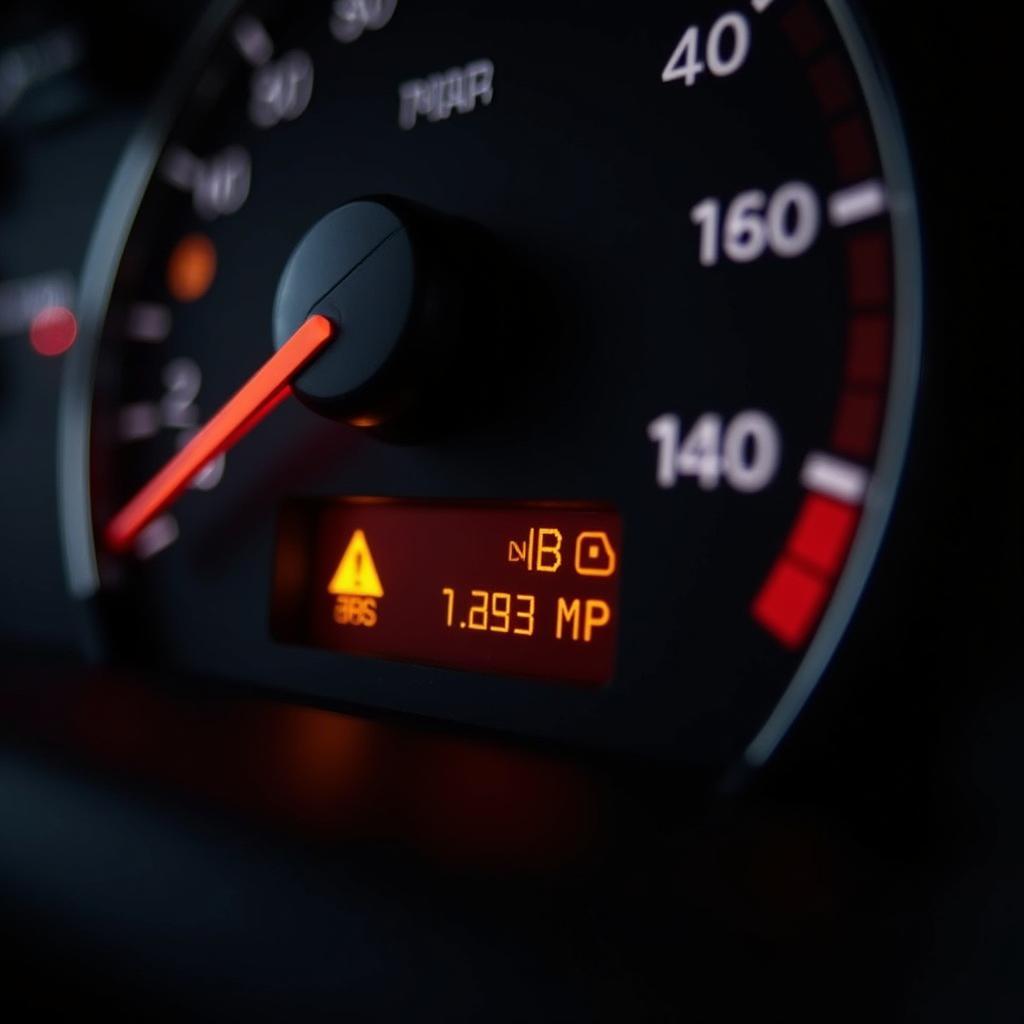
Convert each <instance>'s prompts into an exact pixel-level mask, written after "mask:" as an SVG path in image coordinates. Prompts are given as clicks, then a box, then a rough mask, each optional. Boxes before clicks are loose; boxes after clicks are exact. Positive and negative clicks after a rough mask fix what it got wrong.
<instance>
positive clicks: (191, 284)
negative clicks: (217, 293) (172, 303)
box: [167, 234, 217, 302]
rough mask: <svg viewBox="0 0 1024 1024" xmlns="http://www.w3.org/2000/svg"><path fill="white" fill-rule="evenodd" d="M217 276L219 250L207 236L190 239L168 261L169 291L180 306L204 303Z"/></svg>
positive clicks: (180, 244) (196, 236) (186, 238)
mask: <svg viewBox="0 0 1024 1024" xmlns="http://www.w3.org/2000/svg"><path fill="white" fill-rule="evenodd" d="M216 276H217V250H216V248H215V247H214V244H213V242H211V241H210V239H209V238H207V237H206V235H201V234H192V235H186V236H185V237H184V238H183V239H182V240H181V241H180V242H179V243H178V244H177V245H176V246H175V247H174V249H173V250H172V251H171V256H170V259H169V260H168V261H167V290H168V291H169V292H170V293H171V295H173V296H174V297H175V298H176V299H177V300H178V301H179V302H195V301H196V300H197V299H201V298H202V297H203V296H204V295H205V294H206V293H207V292H208V291H209V290H210V287H211V285H212V284H213V279H214V278H215V277H216Z"/></svg>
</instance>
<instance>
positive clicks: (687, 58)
mask: <svg viewBox="0 0 1024 1024" xmlns="http://www.w3.org/2000/svg"><path fill="white" fill-rule="evenodd" d="M749 54H750V24H749V23H748V21H747V19H746V18H744V17H743V15H742V14H740V13H739V12H737V11H730V12H729V13H728V14H723V15H722V16H721V17H720V18H719V19H718V20H717V21H716V22H715V23H714V24H713V25H712V26H711V30H710V31H709V32H708V37H707V41H706V43H705V42H704V41H703V40H702V39H701V35H700V28H699V27H698V26H697V25H691V26H690V27H689V28H688V29H687V30H686V31H685V32H684V33H683V38H682V39H680V40H679V45H678V46H677V47H676V48H675V51H674V52H673V54H672V56H671V57H669V60H668V63H667V64H666V65H665V70H664V71H662V73H661V80H662V81H663V82H674V81H676V80H677V79H680V78H681V79H682V80H683V81H684V82H685V83H686V84H687V85H693V84H694V82H696V81H697V78H698V77H699V76H700V75H702V74H703V73H704V70H705V69H707V70H708V71H710V72H711V74H712V75H714V76H715V78H727V77H728V76H729V75H732V74H735V73H736V72H737V71H739V69H740V68H741V67H743V64H744V62H745V61H746V59H747V56H748V55H749ZM701 56H703V58H704V59H703V60H701Z"/></svg>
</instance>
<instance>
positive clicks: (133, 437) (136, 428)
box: [117, 402, 160, 441]
mask: <svg viewBox="0 0 1024 1024" xmlns="http://www.w3.org/2000/svg"><path fill="white" fill-rule="evenodd" d="M159 432H160V407H159V406H158V405H156V404H154V403H153V402H133V403H132V404H131V405H125V406H123V407H122V408H121V411H120V412H119V413H118V414H117V436H118V437H119V438H120V439H121V440H122V441H144V440H146V439H147V438H149V437H155V436H156V435H157V434H158V433H159Z"/></svg>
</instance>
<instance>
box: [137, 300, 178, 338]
mask: <svg viewBox="0 0 1024 1024" xmlns="http://www.w3.org/2000/svg"><path fill="white" fill-rule="evenodd" d="M126 332H127V334H128V337H129V338H131V340H132V341H145V342H149V343H151V344H158V343H159V342H161V341H164V340H165V339H166V338H167V335H168V334H170V333H171V311H170V310H169V309H168V308H167V307H166V306H162V305H160V303H158V302H136V303H135V305H134V306H132V308H131V309H130V310H128V322H127V325H126Z"/></svg>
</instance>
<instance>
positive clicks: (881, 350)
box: [845, 313, 892, 387]
mask: <svg viewBox="0 0 1024 1024" xmlns="http://www.w3.org/2000/svg"><path fill="white" fill-rule="evenodd" d="M891 344H892V318H891V317H890V316H889V315H888V314H887V313H861V314H858V315H857V316H854V317H853V319H852V320H851V321H850V326H849V330H848V332H847V338H846V370H845V377H846V382H847V384H852V385H854V386H860V387H865V386H874V387H881V386H882V385H883V384H885V382H886V380H887V378H888V376H889V349H890V346H891Z"/></svg>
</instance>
